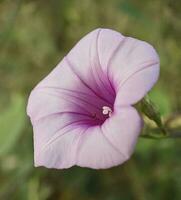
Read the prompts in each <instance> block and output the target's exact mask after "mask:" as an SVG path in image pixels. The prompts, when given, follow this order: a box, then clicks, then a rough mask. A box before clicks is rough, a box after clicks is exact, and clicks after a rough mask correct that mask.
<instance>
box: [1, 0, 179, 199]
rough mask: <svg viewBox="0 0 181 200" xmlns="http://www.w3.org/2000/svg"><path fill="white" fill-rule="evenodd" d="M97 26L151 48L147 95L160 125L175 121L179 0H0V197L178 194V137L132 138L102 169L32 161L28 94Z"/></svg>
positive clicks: (150, 196)
mask: <svg viewBox="0 0 181 200" xmlns="http://www.w3.org/2000/svg"><path fill="white" fill-rule="evenodd" d="M97 27H107V28H112V29H115V30H117V31H119V32H121V33H123V34H124V35H129V36H132V37H136V38H139V39H142V40H146V41H148V42H150V43H151V44H152V45H153V46H154V47H155V48H156V49H157V51H158V53H159V55H160V59H161V75H160V80H159V82H158V84H157V85H156V87H155V88H154V89H153V90H152V92H151V94H150V98H151V99H152V100H153V101H154V102H155V103H156V105H157V106H158V107H159V108H160V113H161V115H162V120H163V121H164V122H165V123H167V124H172V125H173V124H175V123H177V124H179V125H178V126H180V125H181V121H180V118H179V119H178V117H177V116H180V112H181V95H180V94H181V79H180V77H181V49H180V46H181V37H180V36H181V1H178V0H152V1H149V0H137V1H134V0H132V1H131V0H111V1H110V0H99V1H98V0H76V1H73V0H52V1H43V0H36V1H35V0H14V1H11V0H0V111H1V116H0V199H2V200H6V199H8V200H9V199H10V200H21V199H23V200H26V199H27V200H32V199H33V200H45V199H47V200H59V199H61V200H73V199H79V200H94V199H104V200H121V199H124V200H132V199H134V200H161V199H164V200H179V199H181V160H180V155H181V150H180V145H181V141H180V139H162V140H161V139H160V140H152V139H145V138H140V139H139V142H138V145H137V148H136V152H135V153H134V155H133V157H132V158H131V159H130V160H129V161H128V162H127V163H125V164H124V165H121V166H119V167H115V168H112V169H108V170H99V171H96V170H90V169H84V168H79V167H73V168H71V169H69V170H48V169H45V168H34V167H33V138H32V127H31V124H30V121H29V120H28V119H27V117H26V116H25V109H26V108H25V107H26V105H25V102H26V101H27V98H28V95H29V93H30V91H31V89H32V88H33V87H34V86H35V85H36V83H38V82H39V80H41V79H42V78H43V77H45V76H46V75H47V74H48V73H49V72H50V71H51V70H52V69H53V67H54V66H55V65H56V64H57V63H58V62H59V61H60V60H61V58H62V57H63V56H64V55H65V54H66V53H67V52H68V51H69V49H70V48H71V47H72V46H73V45H74V44H75V43H76V42H77V41H78V40H79V39H80V38H81V37H82V36H83V35H85V34H86V33H88V32H90V31H91V30H93V29H95V28H97ZM175 120H176V121H175ZM145 121H146V123H147V124H148V125H149V124H151V123H152V122H150V121H149V120H148V119H147V118H145Z"/></svg>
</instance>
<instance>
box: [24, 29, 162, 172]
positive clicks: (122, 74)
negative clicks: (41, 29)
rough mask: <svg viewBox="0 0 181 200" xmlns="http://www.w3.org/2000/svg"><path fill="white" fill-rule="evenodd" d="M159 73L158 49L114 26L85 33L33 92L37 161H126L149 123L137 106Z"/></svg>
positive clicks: (103, 164) (30, 109)
mask: <svg viewBox="0 0 181 200" xmlns="http://www.w3.org/2000/svg"><path fill="white" fill-rule="evenodd" d="M158 76H159V57H158V55H157V53H156V51H155V50H154V48H153V47H152V46H151V45H150V44H148V43H146V42H144V41H140V40H138V39H134V38H132V37H125V36H123V35H122V34H120V33H118V32H116V31H113V30H110V29H96V30H94V31H92V32H90V33H89V34H87V35H86V36H85V37H83V38H82V39H81V40H80V41H79V42H78V43H77V44H76V45H75V47H73V49H72V50H71V51H70V52H69V53H68V54H67V55H66V56H65V57H64V58H63V59H62V61H61V62H60V63H59V64H58V65H57V66H56V67H55V68H54V69H53V71H52V72H51V73H50V74H49V75H48V76H47V77H45V78H44V79H43V80H42V81H41V82H40V83H39V84H38V85H37V86H36V87H35V88H34V89H33V90H32V92H31V94H30V97H29V101H28V106H27V113H28V115H29V116H30V118H31V122H32V125H33V131H34V162H35V166H45V167H47V168H57V169H63V168H69V167H72V166H73V165H77V166H81V167H89V168H94V169H103V168H110V167H113V166H116V165H120V164H122V163H123V162H125V161H126V160H128V159H129V158H130V156H131V155H132V153H133V151H134V147H135V144H136V142H137V138H138V136H139V133H140V131H141V128H142V125H143V122H142V119H141V118H140V116H139V114H138V112H137V111H136V109H135V108H134V107H133V105H134V104H136V103H137V102H138V101H139V100H141V99H142V98H143V97H144V96H145V95H146V93H147V92H148V91H149V90H150V89H151V88H152V87H153V85H154V84H155V83H156V81H157V79H158Z"/></svg>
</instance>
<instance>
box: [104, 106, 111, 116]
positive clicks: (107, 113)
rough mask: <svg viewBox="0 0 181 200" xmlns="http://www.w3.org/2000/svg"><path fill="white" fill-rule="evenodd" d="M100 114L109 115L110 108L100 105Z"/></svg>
mask: <svg viewBox="0 0 181 200" xmlns="http://www.w3.org/2000/svg"><path fill="white" fill-rule="evenodd" d="M102 114H103V115H109V117H111V114H112V109H111V108H110V107H108V106H103V107H102Z"/></svg>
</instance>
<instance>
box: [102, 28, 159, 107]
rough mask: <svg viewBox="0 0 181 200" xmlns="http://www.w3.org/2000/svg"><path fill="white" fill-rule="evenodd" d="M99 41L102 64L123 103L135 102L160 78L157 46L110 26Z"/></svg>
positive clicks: (103, 31)
mask: <svg viewBox="0 0 181 200" xmlns="http://www.w3.org/2000/svg"><path fill="white" fill-rule="evenodd" d="M111 42H112V44H111V45H110V43H111ZM98 44H99V48H98V49H99V57H100V62H101V65H102V66H104V68H107V75H108V77H109V79H110V80H111V82H112V84H113V85H114V88H115V90H116V93H117V92H119V91H120V93H119V99H118V97H117V99H118V100H119V101H120V105H121V104H122V105H130V104H135V103H136V102H138V101H139V100H140V99H141V98H143V96H144V95H145V94H146V93H147V92H148V91H149V90H150V89H151V88H152V86H153V85H154V84H155V82H156V81H157V79H158V76H159V57H158V55H157V53H156V51H155V49H154V48H153V47H152V46H151V45H150V44H148V43H146V42H144V41H141V40H137V39H134V38H131V37H124V36H122V35H121V34H118V33H117V32H115V31H112V30H108V29H103V30H102V31H101V33H100V36H99V43H98ZM104 70H106V69H104ZM132 79H134V80H132ZM127 84H128V85H127ZM123 85H124V86H123Z"/></svg>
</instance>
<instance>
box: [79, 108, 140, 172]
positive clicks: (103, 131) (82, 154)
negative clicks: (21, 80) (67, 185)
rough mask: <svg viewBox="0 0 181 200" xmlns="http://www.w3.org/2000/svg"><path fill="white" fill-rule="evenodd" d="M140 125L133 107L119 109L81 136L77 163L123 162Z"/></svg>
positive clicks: (108, 164)
mask: <svg viewBox="0 0 181 200" xmlns="http://www.w3.org/2000/svg"><path fill="white" fill-rule="evenodd" d="M141 127H142V120H141V118H140V117H139V115H138V113H137V111H136V110H135V109H134V108H132V107H125V108H120V109H119V108H118V109H117V111H116V112H114V113H113V115H112V116H111V118H109V119H107V120H106V121H105V122H104V124H103V125H102V126H95V127H92V128H89V129H88V130H87V131H86V132H85V133H84V135H82V139H81V140H80V141H81V142H80V144H79V148H78V151H77V152H78V156H77V157H78V160H77V165H79V166H82V167H91V168H95V169H100V168H109V167H112V166H116V165H119V164H122V163H123V162H125V161H126V160H128V159H129V158H130V156H131V154H132V153H133V150H134V147H135V144H136V142H137V138H138V135H139V132H140V129H141Z"/></svg>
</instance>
